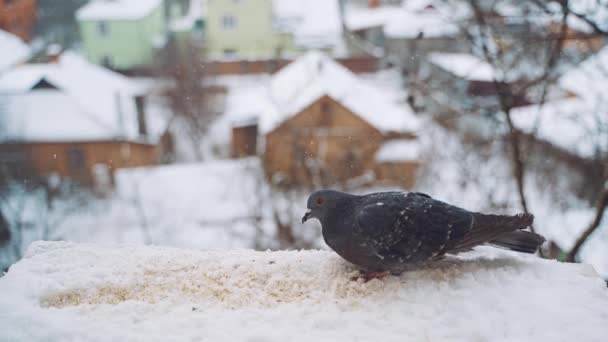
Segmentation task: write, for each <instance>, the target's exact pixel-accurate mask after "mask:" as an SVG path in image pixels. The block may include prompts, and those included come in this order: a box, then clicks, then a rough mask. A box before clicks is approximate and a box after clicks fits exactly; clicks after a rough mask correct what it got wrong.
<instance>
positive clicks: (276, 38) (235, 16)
mask: <svg viewBox="0 0 608 342" xmlns="http://www.w3.org/2000/svg"><path fill="white" fill-rule="evenodd" d="M340 17H341V15H340V10H339V5H338V1H337V0H207V8H206V23H207V27H206V30H205V33H206V43H207V52H208V54H209V56H210V57H212V58H273V57H279V56H281V55H284V54H293V53H297V52H299V51H304V50H308V49H321V50H326V51H328V52H336V50H338V49H339V47H340V46H341V42H342V24H341V20H340Z"/></svg>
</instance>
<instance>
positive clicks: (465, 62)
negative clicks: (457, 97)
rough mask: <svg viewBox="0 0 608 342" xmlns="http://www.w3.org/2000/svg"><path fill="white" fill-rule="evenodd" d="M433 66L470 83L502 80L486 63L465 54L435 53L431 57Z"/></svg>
mask: <svg viewBox="0 0 608 342" xmlns="http://www.w3.org/2000/svg"><path fill="white" fill-rule="evenodd" d="M429 60H430V62H431V63H432V64H434V65H436V66H438V67H440V68H441V69H443V70H445V71H447V72H449V73H452V74H454V75H456V76H458V77H461V78H464V79H466V80H469V81H482V82H492V81H493V80H494V79H497V80H500V79H501V76H500V73H499V72H498V71H497V70H496V69H494V68H493V67H492V66H491V65H490V64H488V63H486V62H485V61H483V60H481V59H479V58H477V57H475V56H473V55H469V54H465V53H443V52H434V53H432V54H430V55H429Z"/></svg>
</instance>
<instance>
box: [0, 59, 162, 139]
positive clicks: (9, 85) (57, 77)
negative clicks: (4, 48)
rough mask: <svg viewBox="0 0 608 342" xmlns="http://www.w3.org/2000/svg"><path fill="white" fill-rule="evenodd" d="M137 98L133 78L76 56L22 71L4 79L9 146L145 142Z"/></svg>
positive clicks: (0, 85) (0, 92)
mask: <svg viewBox="0 0 608 342" xmlns="http://www.w3.org/2000/svg"><path fill="white" fill-rule="evenodd" d="M136 95H142V94H141V92H140V89H139V87H138V86H137V85H136V84H134V83H133V82H131V81H130V80H129V79H128V78H126V77H125V76H122V75H120V74H118V73H115V72H113V71H110V70H107V69H105V68H102V67H100V66H97V65H94V64H91V63H89V62H88V61H86V60H85V59H84V58H82V57H80V56H78V55H76V54H74V53H72V52H65V53H63V54H62V55H61V56H60V57H59V60H58V61H57V62H55V63H53V62H50V63H44V64H24V65H21V66H18V67H16V68H14V69H12V70H10V71H8V72H6V73H4V74H2V75H1V76H0V102H1V103H2V105H3V107H4V109H5V110H4V112H3V113H4V114H5V115H4V116H3V117H2V118H1V119H2V120H3V125H4V129H5V130H6V131H5V132H3V140H6V139H8V140H25V141H76V140H107V139H118V138H122V139H139V136H138V130H137V127H138V126H137V113H136V108H135V100H134V96H136ZM150 133H154V132H150Z"/></svg>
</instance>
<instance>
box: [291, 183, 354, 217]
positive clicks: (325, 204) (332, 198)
mask: <svg viewBox="0 0 608 342" xmlns="http://www.w3.org/2000/svg"><path fill="white" fill-rule="evenodd" d="M347 196H350V195H348V194H345V193H342V192H338V191H333V190H319V191H315V192H313V193H312V194H311V195H310V196H309V197H308V204H307V209H306V213H305V214H304V216H303V217H302V223H304V222H306V221H307V220H308V219H310V218H313V217H314V218H316V219H318V220H320V221H323V219H324V218H326V217H327V215H328V213H329V212H330V211H332V210H334V209H336V207H337V206H338V204H339V203H340V201H341V200H343V199H344V198H345V197H347Z"/></svg>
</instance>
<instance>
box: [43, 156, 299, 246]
mask: <svg viewBox="0 0 608 342" xmlns="http://www.w3.org/2000/svg"><path fill="white" fill-rule="evenodd" d="M115 177H116V191H115V192H114V193H113V194H112V195H111V197H110V198H108V199H107V200H101V201H97V202H93V201H92V202H91V205H90V206H89V207H88V208H87V209H86V210H80V211H79V213H77V214H74V215H71V216H69V217H68V218H66V219H65V220H64V224H63V225H62V226H61V227H60V228H58V229H57V230H56V231H55V232H54V234H53V236H58V237H69V238H70V240H72V241H78V242H97V243H113V242H114V243H115V242H120V243H142V242H146V243H161V242H162V244H163V245H167V246H179V247H192V248H206V249H210V248H237V247H238V248H244V247H253V246H252V242H253V240H254V237H255V236H254V234H255V227H256V226H255V224H254V221H255V219H256V217H255V216H256V215H258V214H263V217H262V218H261V219H262V220H264V219H265V218H267V217H269V216H266V211H265V210H267V209H268V207H267V205H268V202H266V200H267V198H266V197H265V195H266V188H265V185H266V183H264V181H263V179H262V170H261V167H260V163H259V161H258V160H257V159H238V160H218V161H208V162H206V163H193V164H175V165H164V166H158V167H140V168H132V169H119V170H116V173H115ZM260 203H262V204H263V205H262V204H260ZM302 205H304V206H305V202H304V203H303V204H302ZM260 212H261V213H260ZM261 224H262V225H263V224H264V222H262V223H261ZM146 235H148V236H146ZM146 239H147V240H148V241H145V240H146Z"/></svg>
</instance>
